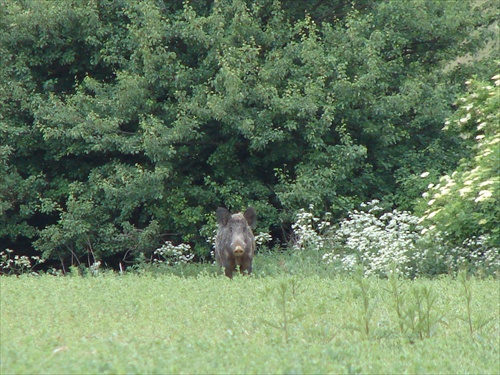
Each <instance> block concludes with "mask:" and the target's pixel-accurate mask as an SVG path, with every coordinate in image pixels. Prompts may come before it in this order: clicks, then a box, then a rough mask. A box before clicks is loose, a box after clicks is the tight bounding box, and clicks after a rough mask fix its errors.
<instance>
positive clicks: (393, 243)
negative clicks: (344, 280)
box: [292, 200, 500, 277]
mask: <svg viewBox="0 0 500 375" xmlns="http://www.w3.org/2000/svg"><path fill="white" fill-rule="evenodd" d="M310 208H311V209H312V207H310ZM325 217H326V218H328V219H329V217H330V215H329V214H328V213H327V215H326V216H325ZM296 218H297V219H296V222H295V223H294V224H293V225H292V229H293V231H294V235H293V239H294V241H293V244H292V247H293V249H294V250H296V251H301V250H306V249H308V250H314V251H318V252H320V253H321V252H322V253H323V256H322V259H323V261H324V262H326V263H327V264H330V265H333V266H337V267H339V268H340V270H342V271H348V272H350V271H353V270H354V269H355V268H357V267H359V266H361V267H363V269H364V274H365V276H368V275H379V276H388V275H389V274H390V273H391V272H393V271H395V272H397V273H398V274H401V275H403V276H406V277H415V276H418V275H436V274H442V273H449V272H456V271H458V270H460V269H463V268H468V269H470V270H471V271H481V272H482V273H493V272H496V271H498V270H500V252H499V249H498V248H494V247H492V246H490V245H489V244H490V243H491V241H490V239H489V238H488V237H487V236H480V237H473V238H471V239H467V240H466V241H464V242H463V243H462V244H460V246H450V245H449V244H448V242H446V240H445V239H444V235H442V234H441V233H440V232H435V231H433V232H429V231H427V232H426V231H425V229H424V228H423V227H422V226H421V225H420V221H421V219H420V218H419V217H417V216H415V215H412V214H411V213H409V212H407V211H398V210H393V211H391V212H384V210H383V209H382V208H381V207H380V206H379V201H377V200H373V201H371V202H369V203H363V204H361V209H360V210H354V211H353V212H350V213H349V215H348V217H347V218H346V219H345V220H343V221H341V222H340V224H339V225H338V227H336V228H335V227H333V226H332V225H331V223H330V221H329V220H328V219H320V218H318V217H315V216H314V215H313V214H312V213H309V212H307V211H305V210H300V211H299V213H298V214H297V216H296Z"/></svg>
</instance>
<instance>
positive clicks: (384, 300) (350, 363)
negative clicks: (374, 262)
mask: <svg viewBox="0 0 500 375" xmlns="http://www.w3.org/2000/svg"><path fill="white" fill-rule="evenodd" d="M273 259H274V258H273ZM275 260H276V261H277V264H276V265H274V266H272V267H276V268H280V267H282V266H283V265H282V263H280V261H281V260H280V259H279V258H275ZM261 261H264V259H261ZM286 261H287V259H285V263H286ZM186 267H187V266H186ZM269 267H271V266H269ZM290 267H292V268H293V262H291V263H290ZM215 270H216V268H212V267H211V266H210V267H208V268H207V267H206V269H205V270H203V269H199V268H198V269H197V276H192V277H180V276H175V275H165V274H156V275H153V274H152V273H150V272H144V273H143V274H137V273H135V274H134V273H125V274H122V275H119V274H112V273H104V274H102V273H101V274H97V276H92V274H88V275H87V276H85V277H82V276H72V277H71V276H68V277H53V276H49V275H44V276H31V277H28V276H20V277H18V278H17V277H6V276H3V277H0V284H1V285H0V287H1V294H0V303H1V305H0V306H1V320H0V323H1V325H0V334H1V335H0V340H1V342H0V345H1V349H0V361H1V365H0V373H2V374H10V373H15V374H32V373H51V374H60V373H66V374H72V373H73V374H81V373H110V374H111V373H112V374H121V373H162V374H164V373H190V374H191V373H211V374H212V373H349V372H359V373H484V374H491V373H496V372H498V369H499V366H500V359H499V358H500V349H499V345H498V344H499V339H500V336H499V332H500V317H499V313H498V311H499V307H500V306H499V297H500V296H499V285H498V281H497V280H494V279H491V278H490V279H484V280H480V279H474V278H471V279H467V281H466V282H467V283H468V284H467V285H468V287H470V291H471V293H472V299H469V300H470V303H469V302H467V301H469V300H467V299H466V298H465V297H466V296H467V294H466V293H465V294H464V287H463V281H461V280H458V279H454V278H453V277H450V276H446V277H442V278H440V279H437V280H425V279H421V280H420V279H418V280H413V281H409V280H405V279H400V280H398V285H397V290H396V292H395V291H394V290H393V289H391V284H390V283H391V281H390V280H382V279H377V278H374V277H368V278H361V279H360V280H362V282H363V287H362V288H361V286H360V284H359V280H357V279H356V276H342V277H336V276H333V275H327V276H318V275H308V276H300V275H290V273H288V274H284V271H283V273H282V274H275V275H274V276H265V275H263V274H259V272H257V273H256V275H255V276H254V277H240V276H238V277H236V278H235V279H234V280H232V281H231V280H228V279H227V278H225V277H223V276H217V275H214V274H213V273H212V271H215ZM184 272H192V273H195V270H194V269H193V268H189V267H187V268H184ZM262 272H264V270H262ZM414 290H417V291H418V293H419V299H418V300H419V301H420V302H419V304H420V306H421V307H420V308H417V307H415V304H416V303H417V302H416V301H417V297H416V295H415V292H413V291H414ZM426 293H427V294H426ZM396 295H398V296H399V297H398V298H400V301H399V302H398V303H399V306H400V309H399V313H398V310H397V309H395V308H394V306H395V300H394V298H395V296H396ZM365 305H366V306H367V307H368V309H367V308H365ZM367 311H369V314H370V315H369V319H368V320H366V319H365V318H366V317H367ZM411 311H413V312H411ZM411 314H414V315H411ZM419 314H420V318H418V316H419ZM467 315H470V316H471V321H472V322H473V323H472V324H473V326H472V329H473V330H474V334H475V335H474V337H471V335H470V324H469V323H468V319H464V317H466V316H467ZM410 316H413V319H414V320H413V323H414V324H415V325H416V324H419V322H421V323H423V324H422V325H421V328H420V331H419V330H418V329H417V328H415V331H412V330H411V324H412V322H411V321H409V320H408V319H409V317H410ZM479 318H482V319H483V320H488V322H489V323H488V324H486V325H483V326H482V327H481V328H479V326H478V325H474V324H475V323H474V322H479V320H478V319H479ZM405 319H406V320H405ZM419 319H420V320H419ZM436 319H439V322H437V320H436ZM360 321H362V322H367V324H368V326H367V327H368V329H359V328H360V326H359V324H358V322H360ZM401 324H403V326H402V325H401ZM401 327H403V328H401ZM414 333H415V334H414ZM420 333H422V334H420Z"/></svg>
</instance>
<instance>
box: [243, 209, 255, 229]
mask: <svg viewBox="0 0 500 375" xmlns="http://www.w3.org/2000/svg"><path fill="white" fill-rule="evenodd" d="M243 216H244V217H245V219H246V220H247V223H248V225H250V226H251V227H252V229H255V224H256V222H257V214H256V213H255V209H254V208H253V207H248V208H247V210H246V211H245V213H244V214H243Z"/></svg>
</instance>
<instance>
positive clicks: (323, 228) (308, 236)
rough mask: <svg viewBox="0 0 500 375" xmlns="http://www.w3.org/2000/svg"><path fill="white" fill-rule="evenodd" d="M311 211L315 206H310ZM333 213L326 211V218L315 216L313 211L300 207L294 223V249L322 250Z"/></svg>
mask: <svg viewBox="0 0 500 375" xmlns="http://www.w3.org/2000/svg"><path fill="white" fill-rule="evenodd" d="M309 209H310V210H311V211H313V210H314V207H313V206H312V205H311V206H309ZM330 217H331V214H330V213H329V212H327V213H325V215H324V218H323V219H320V218H318V217H315V216H314V215H313V214H312V213H310V212H307V211H306V210H304V209H300V210H299V212H298V213H297V215H296V221H295V223H293V224H292V231H293V237H292V247H293V249H294V250H303V249H310V250H316V251H321V250H323V249H324V248H325V244H326V241H327V238H328V232H329V229H330V228H331V223H330V221H329V219H330Z"/></svg>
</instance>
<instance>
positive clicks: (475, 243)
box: [439, 236, 500, 271]
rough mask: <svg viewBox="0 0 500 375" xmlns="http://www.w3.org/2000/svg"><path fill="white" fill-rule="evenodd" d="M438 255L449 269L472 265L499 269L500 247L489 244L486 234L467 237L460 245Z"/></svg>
mask: <svg viewBox="0 0 500 375" xmlns="http://www.w3.org/2000/svg"><path fill="white" fill-rule="evenodd" d="M439 256H440V257H441V259H442V260H443V261H444V263H445V264H446V267H447V268H448V269H450V270H459V269H462V268H464V267H472V268H480V269H482V270H491V271H494V270H497V271H500V249H499V248H496V247H492V246H491V241H490V240H489V238H488V236H479V237H474V238H469V239H467V240H465V241H464V242H463V243H462V246H459V247H454V248H452V249H451V250H449V251H444V252H443V253H442V254H439Z"/></svg>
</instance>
